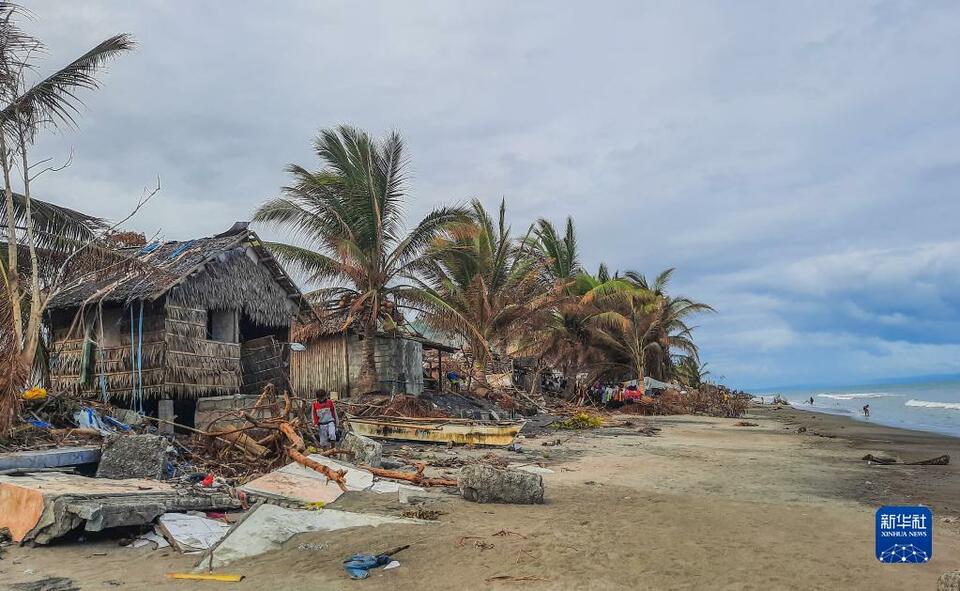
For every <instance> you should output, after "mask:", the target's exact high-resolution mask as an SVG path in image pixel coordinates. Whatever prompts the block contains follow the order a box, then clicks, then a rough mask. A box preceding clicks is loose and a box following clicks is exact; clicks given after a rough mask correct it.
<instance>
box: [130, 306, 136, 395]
mask: <svg viewBox="0 0 960 591" xmlns="http://www.w3.org/2000/svg"><path fill="white" fill-rule="evenodd" d="M136 356H137V349H136V343H135V341H134V340H133V306H130V400H132V401H133V407H134V410H136V406H137V359H136Z"/></svg>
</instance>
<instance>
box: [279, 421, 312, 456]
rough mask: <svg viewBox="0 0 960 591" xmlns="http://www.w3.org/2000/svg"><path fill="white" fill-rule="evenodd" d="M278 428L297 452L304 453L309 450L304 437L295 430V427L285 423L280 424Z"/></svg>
mask: <svg viewBox="0 0 960 591" xmlns="http://www.w3.org/2000/svg"><path fill="white" fill-rule="evenodd" d="M277 428H278V429H280V432H281V433H283V435H284V436H285V437H286V438H287V441H289V442H290V445H292V446H293V447H294V448H295V449H296V450H297V451H303V450H305V449H306V448H307V446H306V444H304V443H303V437H300V435H299V434H298V433H297V431H296V430H295V429H294V428H293V425H291V424H290V423H288V422H286V421H284V422H282V423H280V425H279V426H278V427H277Z"/></svg>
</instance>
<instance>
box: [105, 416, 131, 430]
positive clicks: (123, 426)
mask: <svg viewBox="0 0 960 591" xmlns="http://www.w3.org/2000/svg"><path fill="white" fill-rule="evenodd" d="M103 422H104V423H106V424H107V425H110V426H111V427H116V428H117V429H120V430H121V431H129V430H130V425H128V424H126V423H121V422H120V421H118V420H117V419H115V418H113V417H108V416H104V417H103Z"/></svg>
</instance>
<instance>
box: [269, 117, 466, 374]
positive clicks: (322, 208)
mask: <svg viewBox="0 0 960 591" xmlns="http://www.w3.org/2000/svg"><path fill="white" fill-rule="evenodd" d="M314 151H315V152H316V154H317V157H318V158H319V159H320V162H321V164H322V168H321V169H320V170H317V171H311V170H308V169H307V168H305V167H302V166H298V165H290V166H289V167H288V168H287V172H288V173H289V174H290V175H291V177H292V180H293V182H292V183H291V184H290V185H289V186H286V187H284V188H283V190H282V194H281V195H280V196H279V197H276V198H273V199H270V200H268V201H266V202H265V203H263V204H262V205H261V206H260V207H259V208H257V210H256V212H255V213H254V217H253V219H254V221H256V222H261V223H265V224H269V225H273V226H276V227H278V228H279V229H281V230H286V231H287V232H288V234H289V235H290V237H291V238H293V239H294V243H290V242H287V243H279V242H273V243H269V244H268V247H269V248H270V249H271V250H272V251H273V252H274V253H275V255H276V256H277V257H278V258H280V259H281V260H282V261H283V262H285V263H286V264H288V265H290V266H291V267H293V268H294V269H297V270H299V271H300V272H301V273H303V275H304V277H305V279H306V280H307V281H309V282H312V283H319V284H323V285H324V286H325V287H323V288H321V289H319V290H317V291H315V292H313V293H312V294H311V296H312V297H313V298H314V299H315V300H317V301H324V300H329V299H331V298H334V299H337V300H338V301H341V302H343V305H344V306H345V308H346V310H347V312H348V315H347V325H349V324H350V323H352V322H353V321H355V320H356V321H357V322H358V323H359V325H360V328H361V334H362V335H363V357H362V362H361V370H360V376H359V383H358V384H357V385H358V387H359V389H360V390H361V391H364V392H372V391H375V390H378V389H379V388H378V377H377V367H376V359H375V357H374V352H375V345H376V334H377V330H378V322H379V321H380V320H381V319H382V318H384V316H385V315H387V312H388V311H389V310H390V309H391V308H392V304H391V301H392V299H393V298H394V296H395V295H396V293H397V289H398V284H397V281H396V280H397V279H398V278H400V277H401V276H403V275H406V274H407V273H408V272H410V271H411V270H412V269H414V268H417V267H419V266H421V263H422V259H423V257H424V254H425V252H426V250H427V248H428V246H429V245H430V244H431V243H432V242H433V241H434V240H436V239H437V238H438V237H439V236H440V235H441V234H443V233H444V232H445V231H446V230H447V229H448V228H449V227H450V226H451V225H452V224H455V223H458V222H463V221H464V219H465V218H466V215H467V212H466V210H464V209H463V208H460V207H441V208H437V209H435V210H433V211H431V212H430V213H429V214H427V215H426V217H424V218H423V219H422V220H421V221H420V222H419V223H418V224H417V225H416V226H415V227H414V228H413V229H412V230H410V231H409V232H408V231H406V229H405V226H404V220H403V206H404V203H405V201H406V199H407V194H406V181H407V177H406V165H407V161H406V158H405V155H404V143H403V140H402V139H401V137H400V135H399V134H398V133H395V132H394V133H391V134H389V135H388V136H387V137H385V138H383V139H382V140H377V139H374V138H373V137H371V136H370V135H369V134H368V133H366V132H364V131H361V130H359V129H356V128H354V127H350V126H347V125H341V126H339V127H337V128H335V129H324V130H322V131H321V132H320V133H319V135H318V136H317V138H316V140H315V141H314Z"/></svg>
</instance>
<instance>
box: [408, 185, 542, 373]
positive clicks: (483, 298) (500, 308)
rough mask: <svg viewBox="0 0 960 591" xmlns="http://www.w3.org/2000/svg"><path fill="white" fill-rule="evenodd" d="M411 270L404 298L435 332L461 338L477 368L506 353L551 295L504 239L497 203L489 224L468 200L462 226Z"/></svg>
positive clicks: (525, 257)
mask: <svg viewBox="0 0 960 591" xmlns="http://www.w3.org/2000/svg"><path fill="white" fill-rule="evenodd" d="M415 271H416V273H413V274H411V275H410V276H409V279H410V280H411V281H412V283H413V286H412V287H411V289H410V290H409V291H408V293H407V294H406V297H407V299H408V300H409V301H410V302H411V303H414V304H415V305H416V306H417V307H418V308H419V309H420V310H421V313H422V319H423V320H424V321H425V322H426V323H427V324H429V325H430V326H432V327H433V328H434V329H436V330H439V331H441V332H446V333H450V334H456V335H458V336H460V337H461V338H462V339H463V340H464V342H465V343H467V345H468V346H469V350H470V352H471V353H472V355H473V357H474V359H475V362H476V363H477V365H478V366H479V367H481V368H485V367H486V366H487V364H488V362H489V361H490V359H491V357H492V356H493V354H494V353H500V354H503V353H509V352H510V351H509V349H510V348H511V347H512V346H513V345H515V344H516V343H517V342H518V341H519V340H520V338H521V335H522V334H523V333H524V331H525V330H526V329H528V328H529V327H530V324H531V323H532V322H534V321H535V314H536V313H537V312H538V311H541V310H544V309H546V308H547V307H548V306H549V305H550V304H551V303H552V301H553V299H552V298H554V297H555V295H556V294H555V293H553V292H552V291H550V290H549V289H547V288H546V286H545V285H544V283H543V281H542V272H543V269H542V268H541V267H540V266H539V265H537V262H536V261H535V260H534V259H533V258H531V256H530V255H529V253H528V252H527V251H526V249H524V248H523V241H518V240H516V239H515V238H514V237H513V236H512V235H511V228H510V226H508V225H507V223H506V203H505V202H504V201H501V203H500V210H499V216H498V218H497V220H496V221H494V219H493V217H491V216H490V214H489V213H488V212H487V210H486V209H485V208H484V207H483V204H482V203H481V202H480V201H479V200H474V201H473V202H472V212H471V216H470V219H469V221H467V222H466V223H461V224H458V225H457V226H456V227H453V228H451V229H450V231H448V232H447V233H446V234H445V235H444V236H443V237H442V238H439V239H438V240H436V241H435V243H434V245H433V247H432V249H431V252H430V256H429V258H427V259H425V260H424V261H423V264H422V265H420V266H419V267H418V268H416V270H415Z"/></svg>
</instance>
